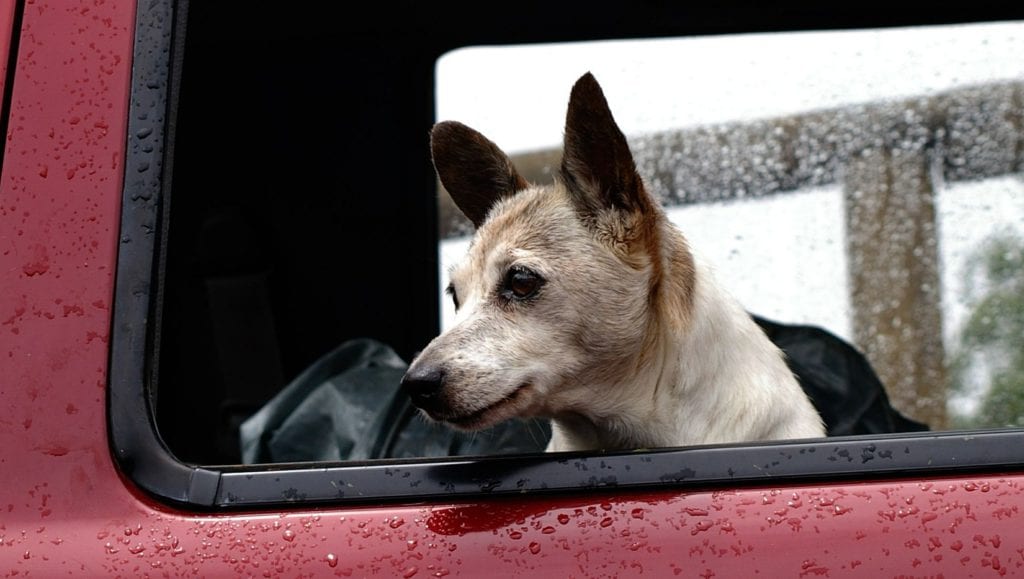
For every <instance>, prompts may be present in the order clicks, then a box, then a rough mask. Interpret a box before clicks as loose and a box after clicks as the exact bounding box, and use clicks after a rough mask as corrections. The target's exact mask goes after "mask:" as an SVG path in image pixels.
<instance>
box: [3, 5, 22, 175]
mask: <svg viewBox="0 0 1024 579" xmlns="http://www.w3.org/2000/svg"><path fill="white" fill-rule="evenodd" d="M24 14H25V0H17V1H16V2H15V3H14V15H13V17H12V18H11V45H10V47H9V48H8V51H7V74H6V78H5V79H4V92H3V100H2V101H0V135H6V134H7V127H8V126H10V121H11V101H12V100H13V98H14V77H15V76H17V72H18V48H19V46H20V45H21V22H22V18H23V16H24ZM6 151H7V147H6V143H5V146H2V147H0V178H2V177H3V168H4V153H5V152H6Z"/></svg>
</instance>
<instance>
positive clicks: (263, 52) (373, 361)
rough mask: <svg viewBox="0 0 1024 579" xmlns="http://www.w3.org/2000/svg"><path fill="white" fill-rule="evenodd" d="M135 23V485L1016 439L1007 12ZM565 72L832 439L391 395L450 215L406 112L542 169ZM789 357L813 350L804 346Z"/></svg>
mask: <svg viewBox="0 0 1024 579" xmlns="http://www.w3.org/2000/svg"><path fill="white" fill-rule="evenodd" d="M138 18H139V22H138V24H137V34H136V37H135V54H134V60H133V79H132V101H131V102H132V116H131V118H130V120H129V129H128V138H129V147H128V157H127V160H126V163H125V167H124V169H125V175H126V178H125V184H124V187H125V190H124V198H123V200H124V203H123V207H122V224H121V231H120V241H121V244H120V248H119V255H118V264H117V288H116V295H115V300H114V308H113V316H114V322H113V325H112V333H111V341H110V348H111V373H110V375H111V381H110V397H109V405H110V412H109V415H110V426H111V441H112V442H111V444H112V448H113V449H114V450H115V454H116V457H117V459H118V461H119V464H120V465H121V468H122V469H123V470H124V471H125V472H126V474H127V476H128V477H130V478H131V479H132V480H134V481H135V482H136V483H137V484H139V485H140V486H141V487H142V488H143V489H145V490H146V491H148V492H150V493H151V494H154V495H156V496H159V497H162V498H164V499H166V500H168V501H171V502H173V503H184V504H189V505H197V506H202V507H204V508H206V507H218V508H231V507H239V506H241V507H246V506H254V505H268V504H270V505H280V504H282V503H293V502H337V501H353V502H377V503H379V502H380V501H384V500H399V499H400V500H415V501H422V500H430V499H437V498H442V497H443V498H449V497H463V496H472V495H500V494H520V493H530V492H535V493H547V492H555V491H567V492H578V491H580V490H585V489H603V488H609V487H615V488H619V489H628V488H652V487H659V486H671V487H673V488H676V487H685V486H687V485H692V486H708V485H712V486H713V485H735V484H743V483H744V481H752V480H761V479H763V478H764V477H770V478H771V480H773V481H781V480H808V479H815V480H816V479H819V478H822V477H828V478H841V477H861V476H872V477H879V476H894V475H900V474H906V473H908V472H919V471H922V472H930V473H936V472H944V470H943V469H947V470H948V469H952V468H962V467H963V465H965V464H969V465H970V466H971V468H975V469H984V468H989V469H992V468H1005V467H1006V466H1007V465H1017V464H1019V462H1020V457H1019V456H1017V455H1016V454H1015V453H1014V449H1016V448H1019V443H1020V440H1019V439H1020V435H1021V431H1019V430H1013V429H1010V430H1006V429H1004V430H988V429H990V428H992V427H998V428H1002V427H1007V426H1010V427H1012V426H1019V425H1020V418H1019V410H1016V408H1018V406H1015V405H1016V404H1017V403H1016V402H1015V401H1016V400H1018V399H1019V398H1020V392H1021V390H1022V387H1021V386H1020V374H1021V372H1020V364H1021V362H1020V360H1019V359H1018V358H1019V355H1020V354H1019V353H1020V351H1022V348H1021V347H1020V335H1021V332H1020V331H1019V328H1020V320H1019V318H1020V315H1019V313H1020V311H1021V307H1020V304H1019V299H1018V297H1019V295H1020V293H1021V292H1020V289H1019V288H1020V283H1021V282H1020V279H1021V278H1020V272H1021V267H1020V262H1021V257H1020V253H1021V252H1020V244H1021V241H1020V239H1021V237H1022V236H1024V233H1022V229H1024V222H1022V219H1024V207H1022V206H1021V204H1020V200H1021V199H1022V198H1024V192H1022V191H1021V189H1022V185H1021V176H1020V175H1021V173H1020V172H1021V151H1022V149H1024V147H1022V146H1021V142H1022V139H1021V134H1024V130H1022V128H1021V114H1020V103H1021V102H1022V100H1024V99H1022V97H1021V92H1022V91H1021V83H1022V80H1024V70H1022V68H1021V66H1022V65H1021V64H1020V62H1019V59H1016V58H1014V55H1016V54H1019V53H1020V50H1019V49H1020V48H1021V43H1022V42H1024V23H1021V22H1013V21H1010V22H998V23H988V24H984V23H983V24H969V25H950V26H934V27H909V28H890V29H868V30H850V31H830V32H813V31H812V32H771V33H766V32H762V33H755V34H748V33H742V34H741V33H730V34H718V35H714V36H692V34H693V33H695V32H707V30H702V29H694V28H692V26H691V25H690V24H686V25H685V26H683V25H681V24H679V23H678V22H677V23H676V24H677V28H679V29H680V31H681V32H680V33H681V34H682V33H686V34H690V35H691V36H685V37H680V38H665V39H658V40H652V39H647V40H626V39H608V40H605V41H600V42H585V43H580V42H568V43H552V42H547V41H549V40H550V41H554V40H559V39H562V38H564V36H563V35H562V34H561V32H560V31H559V30H558V29H557V27H552V28H550V29H547V28H543V27H542V28H539V29H538V30H542V32H537V33H536V36H533V37H531V38H533V39H534V40H545V42H537V43H529V44H510V45H500V44H499V45H490V46H486V47H484V46H478V43H479V42H480V38H479V37H477V36H475V34H469V33H467V32H466V31H464V30H462V31H461V33H462V34H464V36H457V37H456V36H452V37H449V36H448V35H436V34H425V33H424V34H423V35H422V38H423V40H424V43H425V44H424V47H423V50H422V51H416V52H414V53H410V52H409V51H408V49H407V48H406V47H405V46H404V45H401V44H398V43H394V42H389V41H384V40H382V39H384V38H385V37H386V36H387V35H384V36H376V35H374V34H370V33H367V34H366V35H352V36H348V35H339V34H337V30H336V28H335V26H334V25H333V23H332V21H330V20H328V19H317V18H311V17H310V13H307V12H306V11H297V12H295V13H287V14H281V13H273V14H271V13H264V12H261V11H256V10H253V11H244V12H238V11H237V10H235V9H232V8H231V7H228V6H222V5H214V4H213V3H194V4H193V3H175V2H171V1H158V2H154V3H153V4H152V8H151V9H149V10H146V11H140V13H139V16H138ZM750 26H751V27H753V26H754V25H753V24H751V25H750ZM764 28H771V26H768V25H765V26H764V27H762V29H764ZM460 30H461V29H460ZM545 30H546V32H544V31H545ZM228 31H230V32H228ZM719 32H720V31H719ZM730 32H732V31H730ZM388 34H392V35H393V34H395V31H394V30H389V32H388ZM521 36H522V35H510V34H509V33H508V32H507V31H505V32H500V33H499V36H498V37H500V38H502V39H506V40H516V41H518V40H521ZM580 36H582V37H586V36H590V35H588V34H584V33H582V32H581V33H580ZM580 36H576V37H580ZM596 36H598V37H608V36H609V35H608V34H607V32H603V33H601V34H597V35H596ZM498 37H496V38H498ZM368 46H369V47H372V48H373V50H372V51H370V52H373V58H369V57H365V58H364V56H365V55H366V54H369V52H368V49H367V47H368ZM709 54H713V55H714V58H708V57H707V55H709ZM381 63H388V66H382V65H381ZM481 63H483V64H482V65H481ZM339 67H340V68H339ZM339 70H343V73H341V72H339ZM325 71H329V72H330V73H329V74H328V73H327V72H325ZM588 71H589V72H592V73H594V74H595V75H596V76H597V78H598V79H599V80H600V82H601V84H602V86H603V87H604V89H605V90H606V92H607V97H608V100H609V103H610V105H611V108H612V111H613V113H614V115H615V117H616V119H617V120H618V122H619V123H620V125H621V126H622V128H623V129H624V130H625V132H626V134H627V137H628V139H629V143H630V146H631V148H632V150H633V151H634V153H635V155H636V158H637V161H638V168H639V170H640V172H641V173H642V175H643V177H644V178H645V179H646V180H647V182H648V183H649V184H650V187H651V189H652V191H653V192H654V194H655V195H656V196H657V197H658V199H659V201H661V202H662V204H663V205H664V206H665V207H666V209H667V211H668V213H669V215H670V217H671V219H672V220H673V221H675V222H676V223H678V224H679V225H680V227H681V228H682V229H683V231H684V232H685V234H686V235H687V236H688V238H689V239H690V240H691V242H692V244H693V246H694V247H695V248H696V249H697V250H698V251H700V252H701V253H703V254H705V255H706V256H707V257H708V258H709V259H710V260H711V261H712V263H714V264H715V265H716V267H717V269H718V272H719V275H720V277H721V278H722V280H723V282H724V285H726V286H727V287H728V288H729V289H730V290H731V291H732V292H733V293H734V294H735V295H736V296H737V297H738V298H739V299H740V301H741V303H742V304H743V305H744V307H746V308H747V309H748V310H749V311H750V312H751V313H752V314H753V315H755V316H756V319H757V320H758V323H759V324H760V325H761V327H762V329H763V330H764V331H765V332H766V333H767V334H769V335H770V336H771V337H772V339H775V340H777V341H780V342H786V343H787V344H788V346H787V348H790V349H786V348H784V349H786V352H787V354H788V355H790V358H791V361H794V363H797V362H801V360H803V361H804V362H805V364H804V366H803V367H802V372H803V374H801V378H802V379H803V380H805V381H807V382H808V383H814V384H816V385H817V387H819V388H821V390H819V395H820V396H821V397H822V399H824V398H825V397H827V396H828V395H830V394H829V390H828V388H829V387H830V385H834V383H833V382H831V380H833V379H839V381H840V388H839V391H840V392H839V393H840V396H839V397H838V398H837V399H838V400H839V402H838V403H835V404H833V410H834V413H833V414H832V415H830V417H829V420H828V422H829V426H830V430H829V433H830V434H832V435H834V436H832V437H830V438H824V439H817V440H812V441H799V442H777V441H760V442H757V443H752V444H740V445H725V446H707V447H703V446H702V447H693V448H689V447H684V448H659V449H650V450H649V451H642V452H620V451H615V452H611V451H609V452H583V453H569V454H565V455H551V454H542V453H541V452H540V451H541V450H543V448H544V447H545V444H546V442H547V439H548V437H549V436H550V435H551V430H550V426H549V425H548V424H546V423H545V422H544V421H542V420H536V421H508V422H505V423H502V424H501V425H499V426H497V427H495V428H493V429H490V430H488V431H486V432H482V433H465V432H459V431H454V430H451V429H448V428H445V427H443V426H440V425H438V424H436V423H434V422H431V421H427V420H424V419H423V417H422V416H421V414H420V413H419V412H418V410H417V409H416V408H415V406H414V405H412V404H411V402H410V399H409V396H408V395H406V393H405V392H403V391H402V390H401V389H400V388H399V382H400V380H401V377H402V375H403V373H404V372H405V369H406V368H407V367H408V365H409V363H410V362H411V361H412V360H413V359H414V358H415V356H416V354H417V353H418V352H419V351H420V350H421V349H422V348H424V346H425V345H426V344H427V343H429V342H430V340H431V339H432V338H434V337H435V336H436V335H437V334H438V333H439V332H441V331H442V330H444V329H446V328H449V327H451V324H452V312H451V310H450V309H449V308H450V306H449V303H450V301H449V299H448V298H447V297H445V296H443V295H441V292H439V290H441V291H442V292H443V288H444V287H446V285H447V283H448V279H447V275H448V272H449V267H450V265H451V264H452V263H453V262H454V261H456V260H457V259H458V258H459V256H460V255H461V254H462V252H464V251H465V248H466V245H467V243H468V234H469V233H470V231H471V227H470V226H469V225H468V223H467V221H466V220H465V218H464V217H463V216H462V215H461V214H460V213H459V212H458V211H457V210H454V209H453V207H452V206H451V203H450V201H449V200H448V198H447V197H446V195H447V194H446V192H445V191H444V190H443V189H438V184H437V179H436V175H435V173H434V169H433V167H432V166H431V159H430V148H429V133H430V129H431V126H432V125H433V124H434V122H435V121H438V120H444V119H453V120H458V121H461V122H463V123H466V124H468V125H470V126H473V127H474V128H476V129H478V130H480V131H482V132H484V134H486V135H487V136H488V137H489V138H491V139H492V140H494V141H495V142H496V143H497V144H499V145H500V146H502V147H504V148H505V149H506V150H507V151H509V152H510V153H511V154H512V156H513V159H514V161H515V162H516V164H517V165H518V166H519V167H520V169H521V171H522V172H523V174H524V175H526V176H527V177H528V178H529V179H531V180H535V181H538V182H543V181H545V180H550V179H551V178H552V176H553V174H554V172H555V171H557V167H558V159H559V155H560V151H559V149H558V143H559V141H560V139H561V136H562V135H561V131H562V127H563V122H564V115H565V103H566V97H567V95H568V90H569V88H570V87H571V85H572V82H573V81H574V80H575V79H577V78H579V76H580V75H581V74H583V73H584V72H588ZM491 74H494V75H496V76H493V77H492V76H489V75H491ZM510 78H515V79H517V82H515V83H512V84H509V83H508V82H507V81H508V79H510ZM353 79H358V82H357V83H356V84H355V85H354V84H353V82H354V81H353ZM354 86H358V90H356V89H355V88H354ZM434 104H436V109H434V107H432V106H431V105H434ZM506 123H508V124H506ZM912 201H913V202H912ZM794 336H795V337H797V338H799V339H800V340H802V339H804V338H808V339H810V340H811V342H800V341H799V340H797V341H795V342H794V341H788V342H787V340H793V339H795V338H794ZM808 343H809V344H811V346H812V348H811V349H813V348H814V347H817V348H819V350H818V351H819V352H827V353H828V354H829V355H830V356H836V357H837V358H835V359H836V360H839V362H838V366H836V365H833V366H831V367H829V366H828V365H827V364H822V363H817V362H821V359H820V358H821V357H820V356H819V359H818V360H817V361H816V364H810V363H806V360H804V359H803V358H801V357H800V356H799V355H798V352H797V348H799V347H804V348H805V352H806V346H807V344H808ZM801 344H802V345H801ZM837 367H842V371H841V372H837V371H836V368H837ZM816 372H817V373H816ZM854 374H856V375H857V376H859V378H860V379H863V381H862V382H860V383H862V384H868V385H869V388H866V389H863V390H860V391H858V392H855V394H856V402H857V404H853V403H852V402H851V401H852V400H854V399H853V398H850V397H849V396H848V394H849V392H848V391H846V392H844V391H843V389H842V386H843V384H844V383H845V382H844V381H848V379H849V377H850V376H852V375H854ZM833 393H834V392H833ZM844 396H845V397H844ZM890 402H891V404H890ZM854 406H856V408H855V407H854ZM850 416H853V417H854V419H853V420H848V418H849V417H850ZM961 428H970V429H976V430H973V431H972V435H971V436H970V437H965V436H961V435H959V434H958V433H957V432H958V431H957V430H955V429H961ZM950 429H953V430H951V432H950V433H949V434H943V433H942V432H940V431H946V430H950ZM923 431H928V432H927V433H926V434H921V433H922V432H923Z"/></svg>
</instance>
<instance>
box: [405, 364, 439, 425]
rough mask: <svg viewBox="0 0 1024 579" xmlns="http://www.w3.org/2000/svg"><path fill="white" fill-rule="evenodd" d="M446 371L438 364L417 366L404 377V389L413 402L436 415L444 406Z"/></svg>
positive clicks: (410, 369)
mask: <svg viewBox="0 0 1024 579" xmlns="http://www.w3.org/2000/svg"><path fill="white" fill-rule="evenodd" d="M444 378H445V372H444V369H443V368H440V367H437V366H427V367H422V368H420V367H416V366H415V365H414V366H413V367H412V368H409V370H408V371H407V372H406V373H405V376H403V377H402V390H404V391H405V393H406V394H408V395H409V398H411V399H412V403H413V404H415V405H416V406H418V407H420V408H422V409H423V410H426V411H427V412H428V413H430V414H431V415H436V414H438V413H439V411H440V410H441V409H442V407H443V406H444V402H443V400H442V396H441V390H442V389H443V388H444Z"/></svg>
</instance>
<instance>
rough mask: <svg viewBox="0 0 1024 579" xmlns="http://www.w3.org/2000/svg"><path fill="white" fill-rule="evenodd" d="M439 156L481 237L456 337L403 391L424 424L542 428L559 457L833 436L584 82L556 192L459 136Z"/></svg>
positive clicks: (437, 150) (476, 138) (470, 262)
mask: <svg viewBox="0 0 1024 579" xmlns="http://www.w3.org/2000/svg"><path fill="white" fill-rule="evenodd" d="M431 151H432V155H433V161H434V167H435V168H436V170H437V174H438V177H439V178H440V180H441V183H442V184H443V185H444V187H445V189H447V191H448V192H449V193H450V194H451V196H452V198H453V200H454V201H455V203H456V204H457V205H458V206H459V208H460V209H461V210H462V212H463V213H465V215H466V216H467V217H468V218H469V219H470V220H471V221H472V222H473V224H474V225H475V226H476V233H475V235H474V237H473V240H472V243H471V245H470V248H469V250H468V253H467V255H466V257H465V258H464V260H463V261H462V262H461V263H460V264H458V265H457V266H456V267H455V268H454V269H453V270H452V271H451V276H450V277H451V285H450V286H449V293H450V294H451V295H452V297H453V299H454V300H455V303H456V308H457V310H456V317H455V322H454V324H453V326H452V327H451V328H450V329H448V330H447V331H446V332H444V333H442V334H441V335H440V336H438V337H437V338H435V339H434V340H433V341H431V342H430V344H428V345H427V347H426V348H425V349H424V350H423V351H422V352H420V353H419V355H418V356H417V357H416V359H415V360H414V361H413V363H412V364H411V365H410V367H409V369H408V372H407V373H406V375H405V377H404V379H403V387H404V388H405V390H406V391H407V392H408V393H409V394H410V396H411V397H412V399H413V402H414V403H415V404H416V405H417V406H419V407H420V408H421V409H422V410H423V411H424V413H426V414H427V415H428V416H430V417H431V418H433V419H434V420H438V421H443V422H446V423H448V424H450V425H452V426H454V427H456V428H460V429H465V430H475V429H481V428H486V427H488V426H492V425H494V424H496V423H498V422H499V421H502V420H505V419H509V418H513V417H546V418H550V419H551V423H552V434H553V435H552V439H551V442H550V444H549V445H548V450H549V451H564V450H591V449H608V450H618V449H635V448H654V447H674V446H684V445H697V444H712V443H728V442H737V441H753V440H775V439H793V438H814V437H821V436H824V434H825V433H824V428H823V426H822V421H821V418H820V417H819V415H818V413H817V411H816V410H815V409H814V407H813V405H812V404H811V402H810V400H809V399H808V398H807V396H806V395H805V394H804V392H803V390H802V389H801V387H800V386H799V384H798V383H797V381H796V380H795V378H794V377H793V374H792V373H791V371H790V370H789V368H788V367H787V365H786V362H785V359H784V358H783V354H782V352H781V351H780V350H779V349H778V348H777V347H776V346H775V345H774V344H773V343H772V342H771V341H770V340H769V339H768V338H767V337H766V336H765V334H764V333H763V332H762V331H761V329H760V328H759V327H758V326H757V325H756V324H755V322H754V321H753V320H752V319H751V317H750V316H749V315H748V313H747V312H746V310H745V309H744V308H743V307H742V306H741V305H740V304H739V303H738V302H737V301H736V300H735V299H734V298H732V297H730V295H729V294H728V293H727V292H726V291H725V290H723V289H722V288H721V287H719V285H718V284H717V283H716V282H715V280H714V277H713V274H712V270H711V268H710V267H709V266H708V265H707V264H705V263H704V262H703V261H702V260H700V259H699V258H698V257H696V256H695V254H694V252H692V251H691V249H690V247H689V245H688V244H687V241H686V239H685V238H684V237H683V235H682V233H681V232H680V231H679V230H678V229H677V228H676V227H675V226H674V225H673V224H672V223H670V222H669V221H668V219H667V217H666V216H665V213H664V211H663V210H662V208H661V207H660V205H659V204H658V203H657V202H656V201H655V199H654V198H653V197H652V196H651V195H650V194H649V193H648V191H647V189H646V187H645V185H644V183H643V180H642V178H641V177H640V176H639V174H638V173H637V170H636V166H635V162H634V160H633V156H632V153H631V152H630V149H629V146H628V144H627V142H626V139H625V137H624V135H623V134H622V132H621V131H620V130H619V128H618V126H617V125H616V123H615V120H614V119H613V117H612V114H611V111H610V110H609V108H608V104H607V102H606V100H605V97H604V94H603V92H602V90H601V87H600V86H599V85H598V83H597V81H596V79H595V78H594V77H593V76H592V75H591V74H589V73H588V74H586V75H584V76H583V77H581V78H580V79H579V80H578V81H577V82H576V84H575V85H574V86H573V89H572V93H571V96H570V99H569V106H568V113H567V116H566V124H565V142H564V150H563V159H562V167H561V173H560V175H559V177H558V179H557V180H556V182H555V183H554V184H553V185H548V186H534V185H531V184H529V183H527V182H526V180H525V179H523V177H521V176H520V175H519V173H518V172H517V171H516V169H515V168H514V167H513V165H512V162H511V160H510V159H509V157H508V155H506V154H505V153H504V152H502V151H501V149H499V148H498V147H497V146H496V145H495V144H494V143H492V142H491V141H490V140H488V139H487V138H485V137H484V136H483V135H481V134H480V133H478V132H476V131H475V130H473V129H471V128H469V127H467V126H465V125H462V124H460V123H457V122H453V121H446V122H441V123H438V124H437V125H435V126H434V128H433V130H432V133H431Z"/></svg>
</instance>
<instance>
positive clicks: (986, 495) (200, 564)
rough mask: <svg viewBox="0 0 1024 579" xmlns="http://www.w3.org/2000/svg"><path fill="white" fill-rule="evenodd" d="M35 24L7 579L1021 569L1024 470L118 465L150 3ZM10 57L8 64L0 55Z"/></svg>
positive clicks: (1, 376)
mask: <svg viewBox="0 0 1024 579" xmlns="http://www.w3.org/2000/svg"><path fill="white" fill-rule="evenodd" d="M14 6H15V3H14V2H13V1H12V0H7V1H6V2H3V8H2V13H0V19H2V22H0V32H2V33H3V34H2V35H0V40H2V41H4V44H5V47H9V46H10V39H11V37H12V35H11V31H12V27H13V26H20V31H16V32H17V34H16V35H15V36H17V37H18V43H19V44H18V47H17V62H16V63H15V65H14V66H15V69H14V71H13V75H10V76H8V78H9V79H13V86H10V87H8V90H7V91H6V93H5V94H6V95H8V98H9V99H10V101H9V103H8V108H7V109H5V110H6V111H8V112H7V123H8V124H7V140H6V143H5V152H4V156H3V167H2V184H0V576H2V577H62V576H73V577H91V576H95V577H115V576H131V577H143V576H150V577H177V576H202V577H215V576H231V577H236V576H237V577H241V576H256V577H320V576H343V577H348V576H352V577H362V576H385V577H406V578H408V577H443V576H452V577H455V576H462V577H498V576H513V575H516V576H519V575H535V576H548V577H584V576H587V577H590V576H609V577H610V576H641V575H642V576H680V577H752V576H776V577H865V576H907V577H939V576H944V577H987V576H1006V575H1009V576H1012V575H1020V574H1024V526H1022V525H1021V524H1020V517H1021V514H1022V513H1021V511H1022V509H1024V471H1022V470H1021V469H1020V468H1019V467H1013V468H1007V469H1005V470H1000V469H998V468H987V469H981V470H979V471H977V472H975V471H968V472H962V473H957V472H951V471H949V470H948V469H947V470H946V471H941V472H936V473H930V472H927V471H925V472H913V473H907V474H906V475H904V476H902V477H901V476H899V474H898V473H897V474H894V473H885V474H879V475H877V476H872V475H870V474H869V475H865V476H862V477H837V478H832V479H829V478H825V479H822V480H813V479H811V480H798V481H793V480H788V481H786V482H782V483H779V484H773V483H772V481H763V482H759V483H749V482H748V483H744V484H742V485H732V486H730V485H723V484H708V485H706V488H693V487H680V488H672V487H667V488H657V489H649V490H644V489H639V488H638V489H626V490H622V489H615V488H594V489H589V490H584V491H580V492H577V493H566V494H546V495H541V494H531V493H523V494H522V495H519V496H516V495H512V496H502V497H495V498H480V497H474V498H468V499H458V498H456V499H454V500H436V499H435V500H416V499H409V500H407V501H402V500H398V501H390V502H381V503H380V504H345V503H338V504H331V503H330V502H327V503H318V504H315V505H305V506H304V505H301V504H293V505H276V506H268V507H265V508H259V507H250V508H245V509H244V510H240V509H222V510H216V509H212V510H210V509H207V510H203V509H198V508H196V509H189V508H184V507H182V506H181V505H175V504H173V503H169V502H167V501H164V500H161V499H160V498H158V497H155V496H153V495H152V494H151V493H148V492H146V491H145V490H143V489H140V488H139V487H137V486H136V483H134V482H133V480H132V479H131V477H129V476H127V475H126V474H125V472H124V470H123V468H122V467H121V466H120V465H119V464H118V462H117V461H116V460H115V457H114V453H113V451H112V446H111V439H110V435H109V424H110V421H109V416H108V399H107V398H108V387H109V382H110V375H109V366H110V351H109V347H110V340H109V338H110V334H111V327H112V314H111V312H112V309H113V307H114V304H113V296H114V289H115V286H114V283H115V271H116V268H117V267H118V252H119V235H120V234H119V218H120V213H121V204H122V199H121V195H122V190H123V187H124V182H125V174H124V170H125V156H126V141H127V130H128V117H129V100H130V91H129V85H130V78H131V72H132V64H133V58H132V54H133V52H132V47H133V39H134V34H135V12H136V6H135V3H134V2H132V1H130V0H107V1H106V2H94V1H93V0H88V1H76V2H64V1H57V0H36V1H34V2H32V1H29V2H26V3H25V5H24V10H23V11H22V12H21V14H20V16H19V17H18V18H15V10H14ZM0 60H2V61H3V62H6V61H7V60H6V58H4V59H0Z"/></svg>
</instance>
